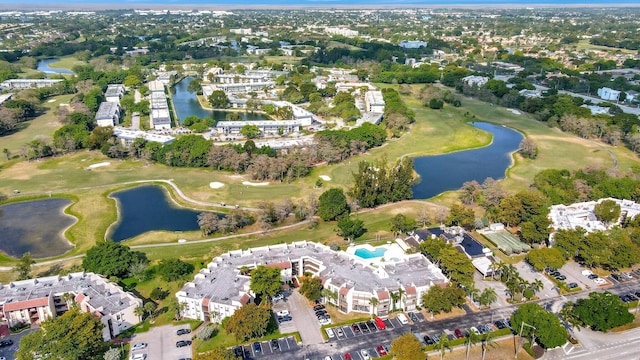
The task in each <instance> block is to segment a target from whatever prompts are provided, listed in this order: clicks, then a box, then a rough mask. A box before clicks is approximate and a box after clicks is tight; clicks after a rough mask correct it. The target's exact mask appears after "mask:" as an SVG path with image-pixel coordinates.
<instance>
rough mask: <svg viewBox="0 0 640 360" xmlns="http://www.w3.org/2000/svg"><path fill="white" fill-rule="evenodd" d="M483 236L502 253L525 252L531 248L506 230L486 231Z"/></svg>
mask: <svg viewBox="0 0 640 360" xmlns="http://www.w3.org/2000/svg"><path fill="white" fill-rule="evenodd" d="M482 235H484V237H486V238H487V239H489V241H491V242H492V243H493V244H494V245H495V246H497V247H498V249H500V250H502V252H503V253H505V254H507V255H511V254H513V253H516V254H519V253H521V252H527V251H529V250H531V247H530V246H529V245H527V244H525V243H523V242H522V241H520V239H518V238H517V237H515V236H513V235H512V234H511V233H510V232H508V231H504V230H501V231H490V232H489V231H488V232H485V233H483V234H482Z"/></svg>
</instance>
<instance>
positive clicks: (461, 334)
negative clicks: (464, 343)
mask: <svg viewBox="0 0 640 360" xmlns="http://www.w3.org/2000/svg"><path fill="white" fill-rule="evenodd" d="M454 334H456V337H457V338H458V339H462V338H463V337H464V334H463V333H462V331H460V329H456V331H454Z"/></svg>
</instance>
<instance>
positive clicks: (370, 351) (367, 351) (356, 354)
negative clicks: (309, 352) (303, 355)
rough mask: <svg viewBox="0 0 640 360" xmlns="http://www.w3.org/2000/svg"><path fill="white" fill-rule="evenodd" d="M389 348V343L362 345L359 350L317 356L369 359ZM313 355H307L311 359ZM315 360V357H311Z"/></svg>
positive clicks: (336, 359) (334, 359)
mask: <svg viewBox="0 0 640 360" xmlns="http://www.w3.org/2000/svg"><path fill="white" fill-rule="evenodd" d="M390 349H391V344H390V343H385V344H380V345H378V346H376V347H364V348H362V349H360V350H356V351H349V352H345V353H334V354H330V355H325V356H324V357H318V359H319V360H369V359H376V358H379V357H383V356H385V355H387V354H388V353H389V350H390ZM312 358H313V357H311V356H310V357H308V359H310V360H312ZM313 360H315V359H313Z"/></svg>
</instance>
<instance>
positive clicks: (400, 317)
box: [396, 313, 409, 325]
mask: <svg viewBox="0 0 640 360" xmlns="http://www.w3.org/2000/svg"><path fill="white" fill-rule="evenodd" d="M396 319H398V321H400V323H401V324H402V325H407V324H408V323H409V320H407V317H406V316H405V315H404V314H403V313H399V314H398V316H397V317H396Z"/></svg>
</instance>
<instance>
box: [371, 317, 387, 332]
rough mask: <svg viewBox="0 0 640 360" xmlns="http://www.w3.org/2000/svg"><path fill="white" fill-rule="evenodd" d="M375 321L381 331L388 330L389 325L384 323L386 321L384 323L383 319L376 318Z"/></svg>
mask: <svg viewBox="0 0 640 360" xmlns="http://www.w3.org/2000/svg"><path fill="white" fill-rule="evenodd" d="M374 321H375V322H376V327H377V328H378V329H379V330H384V329H386V328H387V325H386V324H385V323H384V321H382V319H380V318H379V317H377V318H375V319H374Z"/></svg>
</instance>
